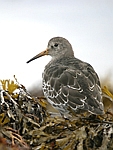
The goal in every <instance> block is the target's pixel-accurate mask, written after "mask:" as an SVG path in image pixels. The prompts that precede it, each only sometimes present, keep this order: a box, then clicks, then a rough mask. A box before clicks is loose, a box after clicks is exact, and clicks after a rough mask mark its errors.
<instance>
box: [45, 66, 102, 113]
mask: <svg viewBox="0 0 113 150" xmlns="http://www.w3.org/2000/svg"><path fill="white" fill-rule="evenodd" d="M45 86H46V87H45ZM43 89H45V91H44V92H45V95H46V96H47V97H48V99H49V100H51V101H52V103H53V105H57V106H58V105H59V107H60V105H62V106H65V107H69V108H71V109H72V110H73V111H75V112H79V111H80V110H82V111H90V112H92V113H94V114H102V113H103V105H102V102H101V89H100V84H99V80H98V76H97V74H96V73H95V71H94V69H93V68H92V67H91V66H90V65H86V66H84V67H83V68H82V69H81V70H80V69H77V68H76V69H70V67H68V66H60V67H59V66H57V65H56V66H51V67H50V68H49V69H48V70H45V74H44V87H43Z"/></svg>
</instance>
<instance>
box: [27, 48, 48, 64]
mask: <svg viewBox="0 0 113 150" xmlns="http://www.w3.org/2000/svg"><path fill="white" fill-rule="evenodd" d="M48 53H49V50H48V49H46V50H45V51H43V52H41V53H39V54H38V55H36V56H34V57H33V58H31V59H30V60H28V61H27V62H26V63H29V62H31V61H33V60H35V59H37V58H39V57H42V56H44V55H48Z"/></svg>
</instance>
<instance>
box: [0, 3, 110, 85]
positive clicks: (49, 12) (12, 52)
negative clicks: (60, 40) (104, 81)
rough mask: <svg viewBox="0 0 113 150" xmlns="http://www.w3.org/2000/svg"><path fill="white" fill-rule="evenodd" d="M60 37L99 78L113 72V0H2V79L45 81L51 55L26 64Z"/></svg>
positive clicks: (30, 81)
mask: <svg viewBox="0 0 113 150" xmlns="http://www.w3.org/2000/svg"><path fill="white" fill-rule="evenodd" d="M55 36H62V37H65V38H67V39H68V40H69V41H70V43H71V44H72V47H73V49H74V52H75V57H77V58H79V59H81V60H83V61H86V62H88V63H90V64H91V65H92V66H93V67H94V69H95V70H96V72H97V73H98V75H99V77H100V78H101V77H104V76H105V75H106V74H107V73H110V74H111V75H112V76H113V0H68V1H67V0H56V1H55V0H46V1H44V0H0V52H1V54H0V64H1V65H0V69H1V71H0V79H12V78H13V75H16V77H17V79H18V81H19V82H20V83H22V84H23V85H25V86H26V87H30V86H32V84H33V83H37V81H38V82H40V83H41V77H42V72H43V69H44V66H45V65H46V64H47V63H48V61H49V60H50V59H51V58H50V57H49V56H45V57H42V58H40V59H37V60H35V61H33V62H31V63H29V64H26V61H28V60H29V59H30V58H32V57H33V56H35V55H36V54H38V53H39V52H41V51H43V50H45V49H46V47H47V43H48V41H49V40H50V39H51V38H52V37H55Z"/></svg>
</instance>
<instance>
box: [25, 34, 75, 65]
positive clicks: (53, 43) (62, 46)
mask: <svg viewBox="0 0 113 150" xmlns="http://www.w3.org/2000/svg"><path fill="white" fill-rule="evenodd" d="M44 55H50V56H51V57H52V59H57V58H60V57H73V56H74V53H73V49H72V46H71V44H70V43H69V42H68V40H66V39H65V38H62V37H54V38H52V39H51V40H50V41H49V42H48V46H47V49H46V50H45V51H42V52H41V53H39V54H38V55H36V56H34V57H33V58H31V59H30V60H29V61H27V63H29V62H31V61H33V60H35V59H37V58H39V57H41V56H44Z"/></svg>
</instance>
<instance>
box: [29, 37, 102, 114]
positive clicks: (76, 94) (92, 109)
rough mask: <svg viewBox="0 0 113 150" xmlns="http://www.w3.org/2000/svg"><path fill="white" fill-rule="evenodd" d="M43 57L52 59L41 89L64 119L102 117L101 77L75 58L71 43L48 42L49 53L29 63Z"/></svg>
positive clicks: (44, 73)
mask: <svg viewBox="0 0 113 150" xmlns="http://www.w3.org/2000/svg"><path fill="white" fill-rule="evenodd" d="M44 55H50V56H51V57H52V58H51V61H50V62H49V63H48V64H47V65H46V66H45V69H44V72H43V74H42V89H43V93H44V96H45V97H46V99H47V101H48V102H49V103H50V104H51V105H52V106H53V107H54V108H55V109H57V110H58V111H59V112H60V114H61V115H62V116H68V115H69V116H72V115H76V114H83V113H89V114H93V115H103V114H104V106H103V102H102V91H101V85H100V81H99V77H98V75H97V73H96V72H95V70H94V69H93V67H92V66H91V65H90V64H89V63H87V62H84V61H82V60H80V59H78V58H76V57H75V56H74V51H73V48H72V46H71V44H70V42H69V41H68V40H67V39H65V38H63V37H54V38H52V39H50V40H49V42H48V46H47V48H46V50H44V51H42V52H41V53H39V54H38V55H36V56H34V57H33V58H31V59H30V60H29V61H27V63H29V62H31V61H33V60H35V59H37V58H39V57H41V56H44Z"/></svg>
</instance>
